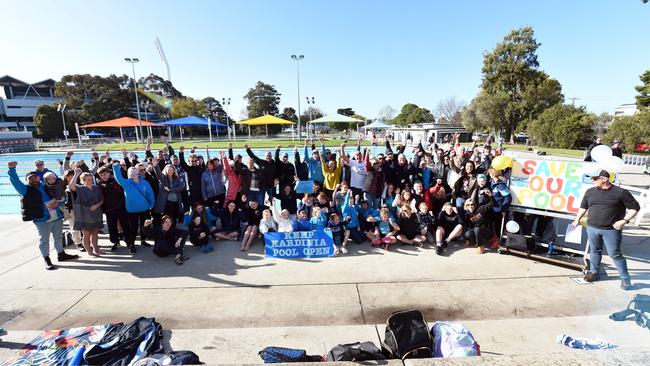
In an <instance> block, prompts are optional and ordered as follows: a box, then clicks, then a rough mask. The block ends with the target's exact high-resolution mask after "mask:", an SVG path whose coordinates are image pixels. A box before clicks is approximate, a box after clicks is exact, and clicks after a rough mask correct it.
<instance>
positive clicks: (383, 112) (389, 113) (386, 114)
mask: <svg viewBox="0 0 650 366" xmlns="http://www.w3.org/2000/svg"><path fill="white" fill-rule="evenodd" d="M396 114H397V111H396V110H394V109H393V107H391V106H389V105H385V106H383V107H381V109H380V110H379V112H377V118H379V119H381V120H383V121H386V122H389V121H392V120H393V118H395V115H396Z"/></svg>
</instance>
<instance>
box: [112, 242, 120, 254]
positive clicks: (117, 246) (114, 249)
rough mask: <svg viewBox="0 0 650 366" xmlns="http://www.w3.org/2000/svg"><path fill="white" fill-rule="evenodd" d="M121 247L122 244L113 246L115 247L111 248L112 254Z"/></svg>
mask: <svg viewBox="0 0 650 366" xmlns="http://www.w3.org/2000/svg"><path fill="white" fill-rule="evenodd" d="M119 247H120V243H115V244H113V246H112V247H111V252H114V251H116V250H117V248H119Z"/></svg>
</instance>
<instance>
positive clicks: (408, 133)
mask: <svg viewBox="0 0 650 366" xmlns="http://www.w3.org/2000/svg"><path fill="white" fill-rule="evenodd" d="M386 132H387V133H390V134H392V137H393V139H394V140H396V141H407V140H409V139H410V140H411V141H413V142H415V143H417V142H419V141H422V142H426V141H435V142H436V143H442V142H449V141H451V140H452V137H453V135H454V134H455V133H458V134H459V135H460V136H459V141H460V142H469V141H471V140H472V135H471V134H470V133H469V132H468V131H467V130H466V129H465V128H464V127H462V126H456V125H452V124H451V123H440V122H432V123H421V124H412V125H408V126H406V127H400V126H393V127H392V128H391V129H390V130H387V131H386Z"/></svg>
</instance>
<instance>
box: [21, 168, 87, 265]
mask: <svg viewBox="0 0 650 366" xmlns="http://www.w3.org/2000/svg"><path fill="white" fill-rule="evenodd" d="M17 165H18V163H17V162H15V161H10V162H9V164H8V166H9V172H8V174H9V180H10V181H11V184H12V185H13V186H14V188H15V189H16V192H18V194H20V195H21V196H22V198H21V200H20V204H21V205H20V207H21V208H20V211H21V214H22V217H23V221H31V222H33V223H34V225H35V226H36V231H38V236H39V238H40V239H39V245H38V248H39V250H40V251H41V255H42V256H43V259H44V260H45V268H46V269H48V270H53V269H56V266H55V265H54V264H52V261H51V260H50V236H52V240H53V241H54V248H55V249H56V252H57V253H58V256H57V259H58V261H59V262H63V261H67V260H70V259H76V258H79V256H78V255H71V254H68V253H66V252H65V251H64V250H63V212H61V210H60V209H59V207H60V206H63V204H64V203H63V202H56V201H53V202H51V201H52V200H51V199H50V198H49V197H48V195H47V193H45V190H44V189H43V183H41V180H40V178H39V177H38V175H36V174H35V173H29V174H28V175H27V184H25V183H23V182H22V181H21V180H20V178H18V173H16V166H17ZM50 212H52V213H54V214H55V215H56V216H52V215H51V214H50Z"/></svg>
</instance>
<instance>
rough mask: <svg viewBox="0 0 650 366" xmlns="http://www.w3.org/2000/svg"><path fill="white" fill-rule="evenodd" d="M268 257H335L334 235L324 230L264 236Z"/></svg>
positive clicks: (267, 234)
mask: <svg viewBox="0 0 650 366" xmlns="http://www.w3.org/2000/svg"><path fill="white" fill-rule="evenodd" d="M264 243H265V247H266V249H265V251H266V256H267V257H272V258H318V257H331V256H333V255H334V241H333V240H332V233H331V232H329V231H324V230H314V231H294V232H292V233H266V234H264Z"/></svg>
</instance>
